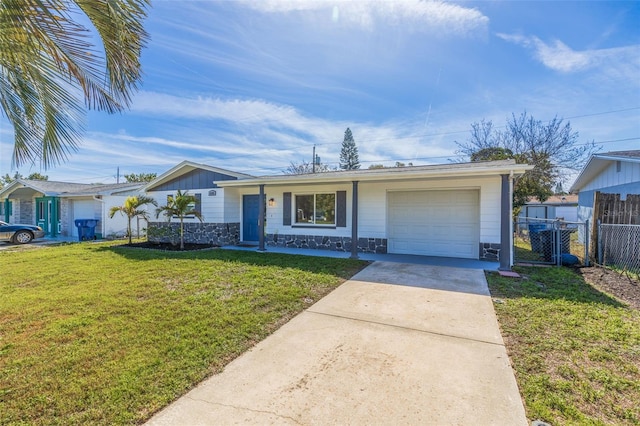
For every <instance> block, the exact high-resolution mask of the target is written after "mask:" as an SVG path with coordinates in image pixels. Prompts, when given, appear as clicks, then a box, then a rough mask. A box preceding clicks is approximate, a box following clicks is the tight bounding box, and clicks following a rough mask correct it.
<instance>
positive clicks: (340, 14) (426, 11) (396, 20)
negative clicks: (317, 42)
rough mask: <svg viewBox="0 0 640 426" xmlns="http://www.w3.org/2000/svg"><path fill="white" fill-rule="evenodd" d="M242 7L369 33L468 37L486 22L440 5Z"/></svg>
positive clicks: (262, 0) (329, 2)
mask: <svg viewBox="0 0 640 426" xmlns="http://www.w3.org/2000/svg"><path fill="white" fill-rule="evenodd" d="M242 3H243V4H245V5H246V6H248V7H250V8H252V9H254V10H257V11H261V12H265V13H291V12H302V13H305V12H306V13H308V12H321V13H323V14H322V15H321V16H322V17H323V18H326V19H328V20H330V21H332V22H334V23H338V22H341V23H344V24H347V25H357V26H359V27H360V28H362V29H365V30H369V31H371V30H373V29H374V28H376V27H377V26H380V25H393V26H403V27H404V28H407V29H410V30H412V31H416V32H418V31H420V32H437V33H441V34H443V35H444V34H450V35H464V36H466V35H469V34H472V33H475V32H478V31H479V32H484V31H486V29H487V26H488V23H489V18H487V17H486V16H485V15H483V14H482V13H481V12H479V11H478V10H477V9H471V8H466V7H462V6H460V5H457V4H453V3H447V2H443V1H423V0H397V1H349V0H343V1H340V0H324V1H322V0H311V1H309V0H298V1H296V0H292V1H282V0H259V1H255V0H248V1H244V2H242Z"/></svg>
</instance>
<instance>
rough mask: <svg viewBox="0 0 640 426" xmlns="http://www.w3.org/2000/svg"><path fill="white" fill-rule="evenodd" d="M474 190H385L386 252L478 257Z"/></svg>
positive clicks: (477, 197)
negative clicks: (387, 217) (386, 193)
mask: <svg viewBox="0 0 640 426" xmlns="http://www.w3.org/2000/svg"><path fill="white" fill-rule="evenodd" d="M479 198H480V196H479V192H478V191H477V190H453V191H402V192H389V193H388V197H387V199H388V203H389V204H388V212H389V219H388V220H389V222H388V223H389V236H388V244H389V247H388V251H389V253H401V254H419V255H424V256H445V257H463V258H471V259H477V258H478V253H479V246H480V213H479V211H480V208H479V204H480V202H479Z"/></svg>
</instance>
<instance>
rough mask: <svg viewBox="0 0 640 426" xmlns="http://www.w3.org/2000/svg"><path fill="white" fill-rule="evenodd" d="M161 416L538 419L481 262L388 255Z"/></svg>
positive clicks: (337, 420)
mask: <svg viewBox="0 0 640 426" xmlns="http://www.w3.org/2000/svg"><path fill="white" fill-rule="evenodd" d="M148 424H149V425H228V424H261V425H262V424H291V425H298V424H303V425H314V424H349V425H359V424H389V425H391V424H392V425H400V424H406V425H415V424H422V425H468V424H476V425H489V424H490V425H509V426H513V425H526V424H527V421H526V418H525V413H524V409H523V406H522V401H521V399H520V394H519V392H518V388H517V385H516V381H515V378H514V375H513V372H512V369H511V367H510V365H509V359H508V357H507V354H506V351H505V348H504V345H503V341H502V337H501V335H500V332H499V329H498V324H497V321H496V317H495V313H494V310H493V305H492V302H491V298H490V297H489V293H488V289H487V284H486V280H485V278H484V275H483V272H482V271H481V270H472V269H460V268H451V267H443V266H433V265H417V264H403V263H392V262H376V263H374V264H372V265H370V266H368V267H367V268H366V269H364V270H363V271H361V272H360V273H358V274H357V275H356V276H354V277H353V278H352V279H351V280H349V281H347V282H345V283H344V284H342V285H341V286H340V287H338V288H337V289H336V290H334V291H333V292H332V293H331V294H329V295H328V296H326V297H325V298H323V299H322V300H320V301H319V302H318V303H316V304H315V305H313V306H311V307H310V308H309V309H308V310H306V311H304V312H303V313H301V314H300V315H298V316H297V317H295V318H294V319H292V320H291V321H290V322H288V323H287V324H285V325H284V326H282V327H281V328H280V329H279V330H278V331H276V332H275V333H274V334H272V335H271V336H269V337H268V338H267V339H265V340H264V341H262V342H261V343H259V344H258V345H256V346H255V347H254V348H253V349H252V350H250V351H248V352H246V353H245V354H244V355H242V356H240V357H239V358H237V359H236V360H235V361H233V362H232V363H230V364H229V365H228V366H227V367H226V368H225V370H224V371H223V372H222V373H220V374H218V375H215V376H213V377H211V378H209V379H208V380H206V381H204V382H203V383H201V384H200V385H199V386H197V387H196V388H195V389H193V390H192V391H190V392H189V393H187V394H186V395H185V396H183V397H181V398H180V399H178V400H177V401H175V402H174V403H173V404H171V405H170V406H168V407H166V408H165V409H164V410H162V411H161V412H159V413H157V414H156V416H154V417H153V418H152V419H151V420H150V421H149V423H148Z"/></svg>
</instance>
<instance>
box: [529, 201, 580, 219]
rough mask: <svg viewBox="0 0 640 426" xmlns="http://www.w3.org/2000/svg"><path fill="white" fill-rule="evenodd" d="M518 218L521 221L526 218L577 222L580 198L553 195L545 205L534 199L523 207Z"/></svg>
mask: <svg viewBox="0 0 640 426" xmlns="http://www.w3.org/2000/svg"><path fill="white" fill-rule="evenodd" d="M518 218H519V221H520V220H524V218H536V219H551V220H553V219H562V220H565V221H567V222H577V220H578V196H577V195H574V194H566V195H552V196H551V197H549V198H548V199H547V200H545V201H544V202H543V203H541V202H540V201H538V199H535V198H534V199H532V200H530V201H529V202H527V204H525V205H524V206H522V209H521V210H520V214H519V215H518Z"/></svg>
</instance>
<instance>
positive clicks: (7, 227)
mask: <svg viewBox="0 0 640 426" xmlns="http://www.w3.org/2000/svg"><path fill="white" fill-rule="evenodd" d="M42 237H44V231H43V230H42V228H40V227H39V226H35V225H22V224H19V223H15V224H11V223H7V222H3V221H1V220H0V241H9V242H11V243H14V244H26V243H30V242H31V241H32V240H34V239H36V238H42Z"/></svg>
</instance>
